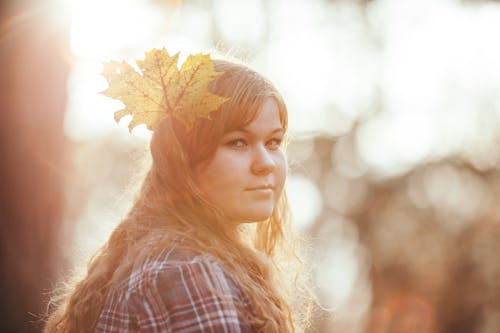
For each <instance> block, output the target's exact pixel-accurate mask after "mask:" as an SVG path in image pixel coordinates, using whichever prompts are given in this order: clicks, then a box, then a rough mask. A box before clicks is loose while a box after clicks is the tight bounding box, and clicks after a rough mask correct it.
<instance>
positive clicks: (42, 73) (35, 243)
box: [0, 1, 69, 333]
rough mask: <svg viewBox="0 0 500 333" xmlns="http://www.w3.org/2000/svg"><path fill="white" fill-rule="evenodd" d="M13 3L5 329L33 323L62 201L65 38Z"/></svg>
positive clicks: (3, 29)
mask: <svg viewBox="0 0 500 333" xmlns="http://www.w3.org/2000/svg"><path fill="white" fill-rule="evenodd" d="M40 2H41V1H40ZM21 3H22V7H23V8H20V7H21V6H20V2H18V3H15V2H14V1H11V2H10V3H9V2H7V3H6V2H2V3H1V4H0V66H1V74H0V112H1V113H0V114H1V119H0V139H1V141H0V143H1V144H0V157H1V163H0V185H1V186H0V264H1V267H2V272H1V274H0V313H1V320H0V322H1V324H0V331H1V332H6V333H7V332H23V333H29V332H40V330H41V329H40V328H41V327H42V322H41V320H40V314H42V313H43V312H44V311H45V305H44V304H45V302H46V300H47V298H48V296H47V293H48V292H49V290H50V289H51V287H52V283H53V279H54V277H55V274H56V269H57V266H58V262H59V260H58V259H59V254H58V253H59V251H58V245H57V244H58V242H57V238H58V230H59V228H60V226H61V222H62V209H63V200H64V197H63V173H64V166H63V161H64V160H63V154H64V143H65V140H64V134H63V116H64V111H65V105H66V79H67V76H68V72H69V66H68V62H67V61H66V60H65V59H64V58H65V56H66V55H67V51H66V50H67V47H66V45H67V43H66V41H65V39H66V38H61V31H57V29H55V28H54V27H53V24H52V23H51V21H50V19H49V18H48V17H46V15H44V13H43V12H44V11H43V10H39V9H36V8H35V7H36V6H34V4H30V3H29V2H27V1H24V2H21ZM14 5H16V6H17V8H14ZM61 41H63V43H62V42H61Z"/></svg>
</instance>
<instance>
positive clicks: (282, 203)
mask: <svg viewBox="0 0 500 333" xmlns="http://www.w3.org/2000/svg"><path fill="white" fill-rule="evenodd" d="M215 66H216V70H217V71H220V72H224V74H222V75H221V76H219V77H218V78H217V79H216V80H215V81H214V82H212V84H211V86H210V90H211V91H212V92H213V93H216V94H218V95H222V96H226V97H230V99H229V100H228V101H227V102H225V103H224V104H223V105H222V106H221V107H220V108H219V109H218V110H217V111H214V112H212V113H211V118H212V119H201V118H200V119H198V120H197V121H196V123H195V124H194V127H193V128H192V129H191V130H190V131H187V130H186V128H185V127H184V126H183V124H181V123H179V122H178V121H176V119H175V118H173V117H168V118H166V119H165V120H164V121H163V122H162V123H161V124H160V125H159V127H158V128H157V129H156V130H155V132H154V134H153V137H152V140H151V144H150V149H151V154H152V166H151V169H150V170H149V172H148V173H147V176H146V178H145V180H144V182H143V184H142V188H141V190H140V192H139V194H138V196H137V197H136V199H135V202H134V204H133V206H132V208H131V210H130V211H129V213H128V215H127V216H126V217H125V219H124V220H123V221H121V223H120V224H119V225H118V226H117V227H116V228H115V229H114V231H113V232H112V234H111V235H110V237H109V239H108V241H107V242H106V243H105V244H104V245H103V246H102V247H101V248H100V249H99V250H98V251H97V253H96V254H95V255H94V256H93V258H92V259H91V260H90V263H89V264H88V269H87V274H86V276H85V277H84V278H83V279H81V280H80V281H79V282H77V283H76V284H75V285H74V286H72V287H70V288H68V289H67V290H65V291H63V292H61V291H59V292H58V293H57V296H54V297H53V300H52V304H54V307H55V311H53V312H52V313H51V315H50V316H49V318H48V320H47V323H46V327H45V332H46V333H55V332H59V333H74V332H78V333H81V332H92V331H93V330H94V327H95V325H96V322H97V320H98V318H99V314H100V311H101V309H102V307H103V304H104V300H105V297H106V294H107V291H108V289H109V288H110V286H112V285H113V284H115V283H117V282H119V281H120V280H122V279H124V278H126V276H127V274H129V273H130V271H131V269H132V265H133V264H134V262H137V261H138V260H141V255H142V254H143V253H144V252H145V251H144V248H145V247H146V246H147V249H148V251H147V252H148V253H149V254H150V255H154V254H155V253H159V252H160V251H162V250H164V249H165V248H168V247H169V246H171V245H172V244H173V242H175V241H176V240H178V239H181V238H187V239H189V240H190V242H188V243H186V244H189V245H185V247H189V248H188V250H190V251H192V252H193V253H197V254H210V255H212V256H213V257H215V258H216V259H217V260H218V261H220V263H221V265H223V267H224V268H225V269H226V270H227V271H228V272H230V273H231V274H232V276H234V278H235V280H236V281H238V283H239V284H240V286H241V288H242V289H243V291H244V292H245V293H246V294H248V295H249V297H250V298H251V299H252V301H253V304H254V306H255V310H256V313H257V315H256V316H255V318H252V319H251V320H252V324H254V325H256V327H259V331H262V332H293V331H294V330H295V329H294V321H298V319H300V318H297V317H295V318H294V317H293V316H292V310H291V306H290V303H289V302H290V300H289V295H288V291H289V290H288V291H287V289H286V288H283V286H284V285H283V281H289V280H290V279H286V278H285V273H286V272H285V271H286V268H287V267H288V265H286V266H285V265H282V264H281V262H280V260H279V257H283V255H284V257H285V258H287V259H288V260H289V259H293V258H295V259H298V257H297V256H296V255H295V252H294V245H295V241H294V240H293V239H291V238H290V237H289V236H290V235H291V232H290V225H289V223H290V218H289V210H288V203H287V199H286V194H285V193H284V192H283V194H282V195H281V197H280V199H279V200H278V204H277V205H276V207H275V209H274V211H273V213H272V216H271V217H270V218H269V219H268V220H266V221H263V222H260V223H258V224H257V225H256V226H250V225H243V226H241V228H239V229H238V230H239V234H238V235H229V234H226V233H225V231H224V228H222V227H218V221H220V220H221V216H222V214H223V213H222V212H221V211H220V210H219V209H218V208H217V207H215V206H214V205H212V204H211V203H210V202H209V200H207V198H205V197H204V195H203V193H202V192H201V191H200V190H199V189H198V187H197V185H196V183H195V181H194V177H193V169H194V167H195V166H196V165H198V164H199V163H201V162H203V161H207V160H209V159H210V158H211V157H212V156H213V154H214V152H215V150H216V148H217V145H218V143H219V141H220V138H221V137H222V135H224V134H225V133H227V132H228V131H231V130H234V129H238V128H241V127H244V126H245V125H246V124H248V123H250V122H251V121H252V120H253V119H254V117H255V116H256V114H257V112H258V110H259V109H260V106H261V105H262V104H263V102H264V100H265V99H266V98H268V97H273V98H275V100H276V101H277V104H278V106H279V112H280V119H281V123H282V126H283V128H284V129H285V130H286V129H287V126H288V123H287V122H288V119H287V110H286V106H285V104H284V102H283V99H282V97H281V95H280V94H279V93H278V91H277V90H276V89H275V88H274V86H273V85H272V84H271V83H270V82H269V81H268V80H266V79H264V78H263V77H262V76H261V75H259V74H257V73H256V72H255V71H253V70H251V69H249V68H248V67H246V66H243V65H237V64H234V63H230V62H226V61H221V60H216V61H215ZM214 226H215V227H214ZM153 239H154V241H152V240H153ZM177 246H178V245H177ZM141 250H142V251H141ZM299 261H300V260H299ZM278 283H279V285H280V288H277V285H278Z"/></svg>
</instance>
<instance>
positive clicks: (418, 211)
mask: <svg viewBox="0 0 500 333" xmlns="http://www.w3.org/2000/svg"><path fill="white" fill-rule="evenodd" d="M0 9H1V11H0V66H1V69H0V70H1V73H0V112H1V121H0V138H1V145H0V152H1V155H0V156H1V164H0V177H1V178H0V179H1V182H0V195H1V200H0V207H1V210H0V264H1V266H0V267H1V269H2V271H1V272H0V315H1V318H0V322H1V325H2V329H1V331H2V332H39V331H40V327H41V325H42V324H41V317H40V314H41V313H43V312H44V311H45V307H46V303H47V300H48V293H49V291H50V290H51V289H52V288H53V287H54V286H55V285H56V283H57V281H58V280H59V279H60V278H61V276H62V274H64V273H67V272H68V269H70V268H72V267H74V265H82V264H84V262H85V260H87V259H88V257H89V256H90V254H91V253H92V252H93V251H95V249H96V248H97V247H98V246H99V245H100V244H102V243H103V242H104V241H105V240H106V238H107V236H108V234H109V232H110V231H111V230H112V229H113V227H114V226H115V225H116V224H117V223H118V222H119V220H120V218H121V217H122V216H123V215H124V214H125V213H126V212H127V209H128V208H129V207H130V204H131V200H132V198H133V196H134V191H135V189H136V188H137V185H138V184H140V180H141V177H142V176H143V175H144V165H147V159H148V152H147V149H148V140H149V138H150V134H149V133H148V132H147V131H146V130H145V129H144V128H140V127H139V128H137V129H135V130H134V131H133V133H132V135H130V134H129V133H128V130H127V128H126V126H127V123H128V120H127V119H125V120H124V121H122V122H120V124H118V125H117V124H116V123H115V122H114V120H113V111H114V110H116V109H117V108H118V106H119V105H118V106H117V104H116V103H115V102H114V101H112V100H109V99H107V98H105V97H103V96H101V95H98V92H99V91H102V90H104V89H105V88H106V82H105V80H104V78H102V77H101V76H100V75H99V72H100V71H101V69H102V66H101V63H102V62H103V61H107V60H110V59H116V58H122V59H129V60H131V59H134V58H138V57H139V58H140V57H143V56H144V51H146V50H149V49H151V48H152V47H157V48H161V47H164V46H165V47H166V48H167V49H168V50H169V51H170V52H171V53H172V52H177V51H181V56H182V57H185V56H187V55H188V54H189V53H193V52H211V53H212V54H214V55H217V54H222V55H227V54H230V55H231V56H234V57H236V58H239V59H243V60H245V61H247V62H248V63H249V64H251V65H252V66H253V67H255V68H257V69H258V70H259V71H260V72H262V73H264V74H265V75H266V76H267V77H269V78H270V79H271V80H272V81H273V82H275V83H276V85H277V86H278V88H279V89H280V90H281V91H282V93H283V95H284V97H285V100H286V101H287V104H288V107H289V113H290V144H289V149H288V156H289V162H290V171H291V175H290V178H289V179H288V182H287V189H288V193H289V196H290V200H291V205H292V210H293V222H294V224H295V226H296V228H297V230H298V231H299V233H300V235H301V236H302V237H303V238H304V239H305V240H307V242H308V244H309V250H308V253H309V257H308V262H307V263H308V265H309V266H310V267H312V278H313V281H314V285H315V287H316V292H317V294H318V295H319V297H320V300H321V304H322V305H323V307H324V308H325V309H329V310H331V312H329V311H327V310H325V309H318V311H317V312H316V313H317V314H316V317H315V318H314V320H313V324H314V325H313V328H312V329H311V332H346V333H366V332H375V333H382V332H384V333H386V332H412V333H417V332H418V333H420V332H421V333H438V332H446V333H447V332H454V333H456V332H458V333H460V332H464V333H465V332H478V333H493V332H500V260H499V257H498V256H497V254H498V253H499V252H500V242H499V240H500V204H499V203H500V61H499V59H500V39H499V36H500V2H499V1H480V0H476V1H474V0H469V1H466V0H462V1H459V0H432V1H431V0H372V1H369V0H206V1H202V0H184V1H182V0H142V1H140V0H99V1H97V0H85V1H84V0H39V1H36V0H21V1H19V0H11V1H5V0H4V1H2V2H1V5H0ZM497 237H499V238H497ZM331 313H333V315H331Z"/></svg>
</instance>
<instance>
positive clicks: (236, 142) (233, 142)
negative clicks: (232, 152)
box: [226, 139, 246, 148]
mask: <svg viewBox="0 0 500 333" xmlns="http://www.w3.org/2000/svg"><path fill="white" fill-rule="evenodd" d="M226 145H228V146H230V147H236V148H239V147H244V146H245V145H246V142H245V140H243V139H235V140H231V141H229V142H227V143H226Z"/></svg>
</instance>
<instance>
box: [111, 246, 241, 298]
mask: <svg viewBox="0 0 500 333" xmlns="http://www.w3.org/2000/svg"><path fill="white" fill-rule="evenodd" d="M139 258H140V259H138V260H136V261H135V262H134V264H133V265H132V269H131V271H130V273H129V274H128V276H126V277H125V278H124V279H123V280H122V281H121V282H120V283H118V284H116V285H115V286H114V288H112V289H113V291H114V292H118V293H126V294H130V295H132V294H137V295H139V296H143V295H144V294H145V293H150V292H151V291H152V290H163V289H165V288H169V289H172V288H174V289H177V290H182V289H189V290H192V289H193V288H196V289H198V290H199V291H200V292H207V293H211V292H213V291H214V290H215V291H217V292H222V293H223V294H226V295H234V296H236V297H243V295H242V292H241V288H240V287H239V285H238V283H237V282H236V281H235V279H234V277H233V276H232V274H230V273H229V272H228V270H227V269H226V268H225V267H224V266H223V265H222V264H221V262H220V261H219V260H218V259H216V258H215V257H214V256H212V255H210V254H206V253H203V254H200V253H197V252H194V251H192V250H189V249H186V248H183V247H180V246H172V247H170V248H168V249H163V250H161V251H159V252H157V253H154V252H152V251H150V250H148V249H145V250H144V254H143V255H141V256H139Z"/></svg>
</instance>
